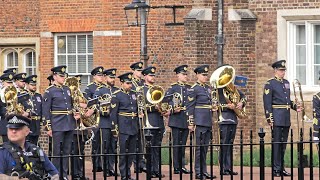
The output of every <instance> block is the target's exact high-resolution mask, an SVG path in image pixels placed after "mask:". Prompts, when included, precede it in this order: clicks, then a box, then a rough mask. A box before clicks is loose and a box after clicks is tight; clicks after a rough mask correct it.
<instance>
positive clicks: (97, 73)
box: [83, 66, 104, 100]
mask: <svg viewBox="0 0 320 180" xmlns="http://www.w3.org/2000/svg"><path fill="white" fill-rule="evenodd" d="M103 70H104V69H103V67H102V66H98V67H96V68H94V69H92V71H91V75H92V77H93V82H92V83H90V84H88V85H87V88H86V89H85V90H84V92H83V95H84V97H85V98H86V99H88V100H89V99H92V98H94V97H93V95H94V93H95V91H96V89H97V88H98V87H99V86H103V82H104V77H103Z"/></svg>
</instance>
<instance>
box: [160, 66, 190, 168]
mask: <svg viewBox="0 0 320 180" xmlns="http://www.w3.org/2000/svg"><path fill="white" fill-rule="evenodd" d="M173 71H174V72H175V73H176V74H177V79H178V81H177V82H175V83H173V84H171V87H170V88H169V89H168V91H167V93H166V95H167V96H168V95H172V96H174V94H175V93H177V94H180V95H181V99H180V102H177V101H179V100H177V99H174V98H173V100H172V101H171V102H170V105H171V107H172V109H171V112H170V118H169V127H171V132H172V139H173V145H174V146H175V145H184V146H185V145H186V143H187V139H188V135H189V129H188V125H189V123H188V117H187V114H186V101H187V100H188V99H187V93H188V89H190V88H191V86H190V85H189V84H187V80H188V65H181V66H178V67H176V68H175V69H174V70H173ZM176 103H179V104H176ZM180 141H181V142H182V144H180ZM180 155H181V157H182V167H181V171H182V172H183V173H184V174H190V171H189V170H188V169H187V168H185V165H186V161H185V147H182V148H181V151H180V148H174V149H173V167H174V174H179V173H180V163H179V162H180Z"/></svg>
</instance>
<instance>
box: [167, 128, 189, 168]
mask: <svg viewBox="0 0 320 180" xmlns="http://www.w3.org/2000/svg"><path fill="white" fill-rule="evenodd" d="M171 132H172V141H173V146H175V145H186V143H187V139H188V135H189V129H182V128H176V127H171ZM180 142H181V143H180ZM185 149H186V148H185V147H180V148H179V147H174V148H173V167H174V168H179V167H180V159H181V158H182V166H181V167H184V166H185V165H186V161H185Z"/></svg>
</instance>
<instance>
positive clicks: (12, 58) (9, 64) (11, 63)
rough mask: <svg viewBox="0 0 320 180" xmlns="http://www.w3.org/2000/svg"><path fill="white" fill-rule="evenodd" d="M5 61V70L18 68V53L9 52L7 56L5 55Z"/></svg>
mask: <svg viewBox="0 0 320 180" xmlns="http://www.w3.org/2000/svg"><path fill="white" fill-rule="evenodd" d="M5 58H6V60H5V63H6V64H5V66H6V69H9V68H17V69H18V67H19V64H18V62H19V60H18V53H17V52H16V51H12V52H9V53H8V54H7V55H6V57H5Z"/></svg>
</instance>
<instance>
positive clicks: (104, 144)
mask: <svg viewBox="0 0 320 180" xmlns="http://www.w3.org/2000/svg"><path fill="white" fill-rule="evenodd" d="M112 141H115V140H114V137H113V136H112V133H111V129H106V128H100V129H98V130H96V131H95V136H94V141H93V144H92V152H94V151H95V153H96V154H106V152H107V154H110V153H112V154H115V153H116V152H114V149H113V148H114V146H116V145H115V142H113V143H114V144H112ZM110 158H111V159H110ZM112 158H113V157H111V156H108V157H107V167H106V169H107V170H113V166H114V158H113V160H112ZM102 162H103V157H102V156H101V157H97V156H96V157H95V163H96V168H98V167H101V168H102V167H103V164H102Z"/></svg>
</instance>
